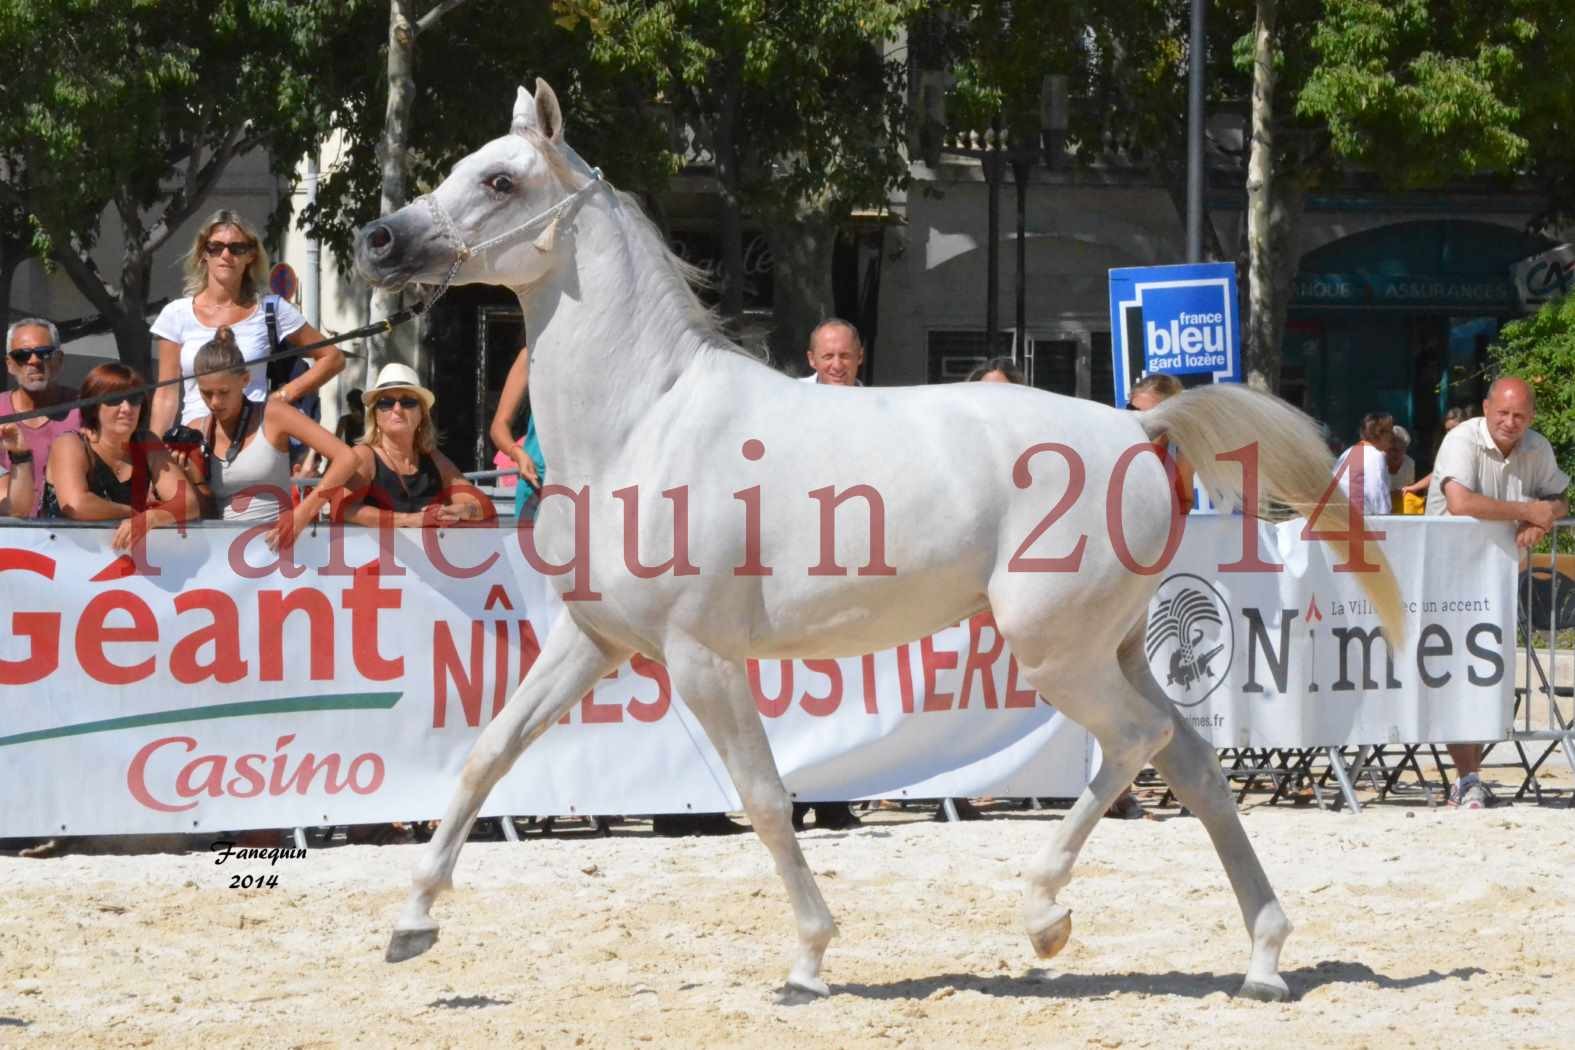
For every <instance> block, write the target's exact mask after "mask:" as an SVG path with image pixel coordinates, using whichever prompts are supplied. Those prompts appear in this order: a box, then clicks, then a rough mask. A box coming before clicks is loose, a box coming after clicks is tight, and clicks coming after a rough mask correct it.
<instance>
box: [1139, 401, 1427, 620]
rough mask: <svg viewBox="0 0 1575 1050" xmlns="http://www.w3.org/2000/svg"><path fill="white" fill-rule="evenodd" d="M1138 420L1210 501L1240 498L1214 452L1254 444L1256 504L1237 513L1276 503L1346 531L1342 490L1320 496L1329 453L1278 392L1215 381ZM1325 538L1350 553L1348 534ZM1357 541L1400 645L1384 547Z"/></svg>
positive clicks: (1376, 601) (1267, 511)
mask: <svg viewBox="0 0 1575 1050" xmlns="http://www.w3.org/2000/svg"><path fill="white" fill-rule="evenodd" d="M1138 419H1139V421H1140V422H1141V423H1142V425H1143V430H1144V431H1145V432H1146V433H1147V434H1148V436H1149V438H1150V439H1156V438H1159V437H1162V436H1168V437H1169V438H1170V440H1171V441H1172V442H1173V443H1174V445H1175V446H1176V447H1177V448H1178V449H1179V450H1180V452H1181V454H1182V455H1184V456H1186V457H1187V461H1188V462H1189V463H1190V464H1191V465H1192V468H1193V470H1194V471H1196V472H1197V475H1198V478H1199V480H1201V481H1202V482H1203V487H1204V488H1206V489H1207V490H1208V492H1209V496H1210V497H1211V498H1212V499H1213V500H1214V501H1215V502H1216V503H1217V504H1219V505H1221V506H1229V505H1233V504H1238V503H1240V502H1241V497H1242V469H1241V467H1240V466H1239V465H1238V464H1237V463H1236V462H1235V461H1233V460H1226V461H1223V462H1222V461H1220V460H1217V459H1215V458H1214V457H1215V455H1216V454H1217V453H1221V452H1233V451H1235V450H1237V449H1240V448H1244V447H1246V446H1248V445H1256V446H1257V461H1258V499H1259V502H1260V505H1259V506H1257V507H1244V508H1243V510H1244V512H1246V513H1248V514H1252V515H1256V516H1260V517H1270V516H1272V512H1273V510H1274V509H1275V507H1276V505H1277V506H1278V507H1279V508H1285V507H1289V508H1290V509H1291V510H1292V511H1294V512H1295V513H1296V514H1298V515H1300V516H1302V517H1305V518H1308V519H1309V520H1312V521H1313V523H1314V525H1316V527H1317V528H1318V529H1319V530H1320V531H1321V532H1323V533H1325V534H1338V533H1344V532H1348V529H1349V521H1350V504H1349V501H1348V500H1347V499H1346V497H1345V495H1344V494H1343V493H1342V492H1341V491H1340V490H1339V489H1338V488H1336V489H1335V490H1334V491H1333V492H1332V493H1330V495H1329V498H1328V501H1327V502H1321V501H1322V500H1323V498H1324V494H1325V493H1326V492H1329V486H1330V483H1331V478H1332V472H1333V462H1334V458H1333V457H1332V456H1331V455H1330V454H1329V448H1328V446H1327V445H1326V444H1324V439H1323V435H1322V433H1321V432H1320V430H1319V428H1318V424H1317V423H1315V422H1314V421H1313V420H1312V419H1311V417H1309V416H1307V415H1306V414H1305V413H1303V412H1300V411H1298V410H1297V409H1295V408H1292V407H1291V406H1290V405H1288V404H1286V403H1285V402H1284V401H1281V400H1280V399H1279V398H1277V397H1273V396H1271V395H1269V394H1265V393H1262V392H1260V391H1257V390H1252V389H1250V388H1248V387H1246V386H1243V385H1241V384H1239V383H1214V384H1212V385H1209V386H1201V387H1195V388H1193V389H1191V390H1184V391H1182V392H1181V393H1180V394H1177V395H1176V396H1175V397H1172V398H1169V399H1167V400H1165V401H1162V402H1160V404H1158V405H1156V406H1155V407H1154V408H1151V409H1149V410H1148V411H1147V412H1142V413H1139V415H1138ZM1315 514H1316V518H1315V517H1314V515H1315ZM1324 542H1326V543H1327V544H1328V545H1329V547H1330V549H1331V550H1332V551H1333V552H1334V553H1335V555H1336V563H1337V564H1338V563H1339V562H1343V561H1346V560H1348V559H1349V558H1350V556H1351V550H1350V549H1351V543H1350V542H1349V541H1348V540H1325V541H1324ZM1362 545H1363V547H1364V548H1366V550H1365V554H1366V557H1365V559H1364V560H1366V561H1368V562H1370V563H1376V564H1377V566H1378V569H1377V571H1376V572H1358V573H1357V574H1356V577H1357V580H1358V582H1359V583H1360V584H1361V586H1362V589H1363V590H1364V591H1366V592H1367V596H1368V597H1369V598H1370V599H1371V600H1372V602H1373V606H1374V608H1375V609H1377V610H1378V618H1379V622H1380V623H1382V624H1383V628H1384V633H1385V635H1387V636H1388V638H1389V642H1390V645H1392V646H1393V647H1395V648H1399V646H1400V644H1401V642H1402V640H1403V639H1404V637H1405V632H1404V628H1403V624H1402V622H1401V617H1400V608H1401V606H1400V589H1399V586H1398V585H1397V584H1396V582H1395V577H1394V573H1393V572H1392V571H1390V568H1389V561H1388V559H1386V558H1385V557H1384V553H1383V551H1382V550H1380V549H1379V548H1378V547H1377V545H1376V544H1368V543H1367V542H1366V541H1362Z"/></svg>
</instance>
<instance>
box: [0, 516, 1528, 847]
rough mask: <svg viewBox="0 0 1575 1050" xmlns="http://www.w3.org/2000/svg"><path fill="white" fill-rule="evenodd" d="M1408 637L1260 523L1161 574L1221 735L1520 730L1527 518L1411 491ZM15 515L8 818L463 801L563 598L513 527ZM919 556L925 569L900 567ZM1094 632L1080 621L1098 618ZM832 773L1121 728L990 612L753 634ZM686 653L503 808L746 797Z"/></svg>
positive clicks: (1296, 536)
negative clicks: (1053, 699)
mask: <svg viewBox="0 0 1575 1050" xmlns="http://www.w3.org/2000/svg"><path fill="white" fill-rule="evenodd" d="M1378 524H1379V525H1380V526H1381V527H1382V528H1383V529H1384V530H1385V531H1386V532H1387V536H1388V538H1387V540H1386V542H1385V544H1384V547H1385V551H1386V553H1387V554H1388V557H1389V559H1390V561H1391V564H1392V565H1393V566H1394V568H1395V570H1396V574H1397V576H1398V577H1399V580H1400V583H1401V588H1402V593H1403V594H1404V595H1405V599H1406V602H1407V614H1406V625H1407V636H1406V639H1405V641H1404V644H1403V645H1402V646H1401V647H1400V649H1398V650H1397V651H1390V649H1389V646H1388V644H1387V643H1386V642H1385V641H1384V640H1383V639H1382V637H1381V636H1379V635H1378V632H1377V617H1376V615H1375V614H1374V613H1373V611H1372V610H1371V608H1370V607H1369V606H1368V604H1367V602H1366V600H1365V597H1364V596H1363V594H1362V592H1361V589H1360V586H1359V584H1358V581H1357V577H1356V576H1354V575H1352V574H1350V573H1342V572H1334V571H1332V568H1331V565H1330V561H1329V558H1330V555H1329V554H1328V552H1327V551H1326V550H1324V548H1322V547H1321V546H1320V545H1317V544H1310V543H1308V542H1306V541H1305V540H1303V539H1302V538H1301V527H1302V523H1300V522H1291V523H1286V524H1282V525H1276V526H1271V525H1251V524H1249V525H1247V526H1246V528H1247V529H1249V530H1250V534H1251V535H1252V536H1255V537H1256V540H1257V544H1258V554H1259V557H1261V558H1262V559H1263V561H1264V562H1265V563H1267V564H1278V565H1282V566H1283V569H1281V570H1280V571H1265V570H1261V569H1260V570H1257V571H1249V572H1233V571H1224V572H1222V571H1220V567H1221V566H1222V565H1225V566H1227V568H1228V567H1229V563H1232V562H1238V561H1240V560H1241V556H1242V550H1243V541H1244V533H1243V528H1244V525H1243V521H1242V519H1240V518H1233V517H1228V516H1225V517H1214V516H1201V517H1194V518H1193V519H1191V520H1189V521H1188V523H1187V526H1186V534H1185V538H1184V540H1183V542H1182V545H1181V548H1180V550H1179V551H1178V553H1177V555H1176V557H1175V559H1174V560H1173V561H1172V563H1171V564H1170V565H1169V566H1167V567H1165V568H1164V569H1163V570H1162V571H1161V572H1160V573H1159V574H1158V575H1159V576H1160V578H1161V582H1160V586H1159V590H1158V593H1157V594H1156V597H1155V601H1154V604H1153V606H1152V607H1151V623H1150V627H1149V633H1148V638H1147V643H1148V644H1147V650H1148V655H1149V660H1150V666H1151V668H1152V669H1153V671H1154V674H1155V678H1156V680H1157V681H1158V682H1159V684H1160V685H1161V686H1162V687H1163V688H1164V689H1165V691H1166V693H1167V695H1168V696H1169V697H1170V699H1171V701H1172V702H1173V703H1175V704H1176V705H1177V708H1178V709H1179V710H1180V712H1181V714H1182V716H1183V717H1184V718H1186V719H1187V721H1188V722H1189V723H1190V724H1192V725H1193V726H1195V727H1196V728H1197V729H1198V730H1199V731H1200V732H1202V733H1203V734H1204V736H1205V737H1207V738H1209V739H1210V740H1211V741H1212V742H1213V743H1214V744H1215V745H1216V746H1218V747H1234V746H1255V747H1264V746H1277V747H1284V746H1311V745H1325V744H1356V743H1374V742H1380V741H1395V742H1399V741H1405V742H1412V741H1441V740H1485V739H1499V738H1501V737H1502V736H1503V735H1504V732H1505V729H1506V727H1507V726H1508V724H1509V717H1510V707H1511V700H1512V681H1511V674H1510V665H1509V658H1508V657H1507V656H1506V651H1508V650H1509V648H1510V646H1511V643H1512V639H1513V630H1514V579H1515V565H1516V558H1515V550H1514V546H1513V542H1512V536H1511V534H1510V532H1509V531H1508V529H1507V527H1501V526H1496V525H1490V524H1481V523H1476V522H1467V521H1446V522H1440V521H1435V520H1428V521H1423V520H1420V519H1410V520H1407V519H1382V520H1381V521H1380V522H1378ZM261 531H262V530H256V529H253V530H251V531H250V532H247V531H244V530H243V529H241V528H239V527H225V526H219V525H213V526H210V527H203V528H196V529H192V530H190V531H189V532H188V533H187V534H186V535H184V536H181V535H178V534H177V533H175V532H173V531H170V530H164V531H158V532H155V533H153V534H152V535H151V537H150V541H149V544H148V547H147V551H146V555H145V558H143V559H142V561H143V564H142V565H141V566H139V565H138V564H137V563H135V562H133V561H132V560H131V559H129V558H127V557H121V556H116V555H114V554H113V553H112V552H110V551H109V549H108V540H109V533H108V532H106V531H104V530H102V529H73V528H54V529H50V528H35V527H26V528H5V529H0V712H3V714H0V792H3V794H4V797H5V799H6V804H5V806H4V807H0V835H5V836H17V835H44V834H60V833H67V834H115V833H145V832H171V831H216V830H234V829H241V828H248V827H281V826H301V825H315V824H330V823H333V824H339V823H362V822H379V821H387V820H397V819H426V818H433V817H438V816H441V814H442V810H443V807H444V806H445V805H446V804H447V801H448V799H449V797H450V795H451V793H452V791H453V789H454V787H455V785H456V784H457V782H458V776H459V770H460V768H461V766H462V765H463V763H464V760H465V757H466V755H467V754H468V752H469V750H470V747H471V745H472V743H473V742H474V740H475V738H476V736H477V735H478V733H479V732H480V731H481V728H482V727H483V726H484V725H485V724H486V723H487V722H488V721H490V720H491V719H492V718H493V717H494V716H495V715H496V714H497V713H498V712H499V711H500V710H501V709H502V707H503V705H504V704H505V703H506V702H507V700H508V697H509V695H510V693H511V692H512V690H513V688H514V686H515V685H516V684H517V683H518V682H519V681H520V680H521V679H522V678H523V676H524V675H525V673H526V671H527V670H528V669H529V667H530V665H531V663H532V661H533V660H534V658H535V656H536V654H537V653H538V652H539V651H540V644H541V641H542V640H543V639H545V638H546V636H547V632H548V630H549V629H550V626H551V624H552V622H553V621H554V619H555V618H556V617H557V616H558V615H559V614H560V612H561V611H562V605H561V603H560V601H559V600H558V598H557V596H556V595H555V593H554V592H553V591H552V588H551V586H550V582H549V581H548V580H547V579H546V578H545V577H543V576H542V575H541V574H540V573H538V572H537V571H535V570H534V569H533V568H531V566H530V565H529V564H528V563H527V561H526V559H525V557H524V554H523V551H522V549H521V545H520V543H519V542H518V541H517V539H516V537H515V534H514V533H513V532H512V531H510V530H507V529H503V530H492V529H468V530H441V531H440V530H392V531H390V532H388V533H385V534H384V537H385V539H384V544H385V547H386V549H385V550H383V551H382V552H381V554H380V550H379V538H378V534H377V533H376V532H375V531H370V530H358V529H342V530H326V529H324V530H320V531H318V532H317V533H315V534H313V535H310V536H304V537H302V538H301V539H300V540H299V541H298V543H297V545H296V548H295V552H294V559H293V561H294V567H291V568H288V569H282V568H280V567H278V566H277V565H274V564H272V563H273V560H274V559H273V556H272V555H270V554H269V552H268V551H267V550H266V549H265V548H264V547H263V546H262V543H261V539H260V535H259V534H260V532H261ZM899 571H900V567H899ZM1068 644H1076V643H1075V640H1073V639H1068ZM749 679H750V684H751V687H752V688H753V690H754V693H755V702H756V706H757V708H758V709H759V711H760V714H761V716H762V718H763V719H764V721H765V724H766V728H767V732H768V734H769V736H770V738H771V742H772V747H773V749H774V751H775V753H776V756H777V760H778V763H779V765H780V766H781V768H782V771H783V773H784V775H785V777H786V779H787V783H788V786H789V788H790V789H791V790H792V791H793V792H794V793H795V795H796V796H797V797H798V798H800V799H805V800H814V799H844V798H867V797H892V798H903V797H908V798H934V797H943V796H978V795H1002V796H1024V795H1039V796H1070V795H1075V794H1076V793H1077V792H1078V791H1080V790H1081V789H1082V787H1083V786H1084V785H1085V784H1086V783H1087V779H1088V777H1089V776H1090V775H1091V771H1092V770H1093V769H1094V768H1096V767H1097V750H1096V748H1095V747H1094V745H1093V743H1092V741H1091V739H1090V738H1089V737H1088V736H1087V734H1086V733H1084V732H1083V731H1082V730H1081V729H1080V728H1078V727H1077V726H1075V725H1072V724H1071V723H1070V722H1068V721H1067V720H1066V719H1065V718H1063V717H1062V716H1060V715H1059V714H1058V713H1057V712H1056V711H1055V710H1054V709H1053V708H1052V707H1051V706H1050V705H1049V704H1047V703H1046V702H1045V701H1044V700H1043V699H1042V698H1040V697H1038V696H1036V695H1035V693H1034V692H1033V691H1032V690H1031V689H1030V688H1028V687H1027V686H1026V684H1025V683H1024V682H1023V681H1021V680H1020V678H1019V675H1018V672H1017V667H1016V663H1015V661H1014V660H1013V659H1012V658H1011V654H1010V653H1009V652H1008V651H1007V650H1006V648H1005V646H1004V644H1003V642H1002V639H1001V637H1000V635H999V634H998V633H997V632H996V630H995V628H994V625H993V622H992V621H991V619H990V617H989V615H988V613H982V614H980V615H978V616H975V617H973V618H972V619H971V620H969V621H967V622H965V623H961V624H957V625H954V626H952V627H949V628H947V629H945V630H942V631H939V632H937V633H936V634H934V635H932V636H931V637H929V638H925V639H916V640H915V641H914V642H913V643H911V644H908V645H904V646H899V647H897V648H896V649H893V650H888V651H884V652H879V653H873V654H866V655H863V656H852V657H848V658H846V659H840V660H807V661H791V662H786V661H774V660H773V661H767V662H764V663H760V664H752V665H751V669H750V675H749ZM738 804H739V803H738V799H737V796H736V794H735V793H734V791H733V789H732V786H731V784H730V783H729V782H728V779H727V775H726V773H725V771H724V769H723V767H722V765H721V762H720V761H719V760H718V758H717V756H716V754H715V752H714V751H713V750H712V748H711V747H710V745H709V743H708V742H707V741H706V740H705V738H704V735H703V733H702V732H701V730H700V729H699V727H698V725H697V724H696V722H695V721H694V719H693V717H692V716H691V715H690V714H689V712H688V710H687V709H686V708H685V707H684V704H683V700H682V699H681V698H680V697H679V696H677V695H676V694H675V693H674V692H673V689H672V687H671V684H670V682H669V680H668V677H667V674H666V671H665V669H664V668H663V667H662V666H661V665H659V664H656V663H653V662H650V661H647V660H644V659H637V660H636V661H634V662H633V663H632V664H630V665H627V666H625V667H623V668H621V669H620V670H619V671H618V672H617V673H616V674H615V675H611V676H609V677H608V678H607V679H606V680H604V681H603V682H601V683H600V684H599V685H598V686H597V688H596V689H595V690H594V692H593V693H592V694H590V695H587V696H585V697H584V698H582V699H580V700H579V701H578V702H577V703H575V704H574V705H573V706H572V708H571V709H570V710H569V711H568V713H567V714H566V715H565V716H564V717H563V719H562V720H561V721H560V723H559V724H557V725H555V726H554V727H553V728H552V729H551V730H549V731H548V732H547V733H546V734H545V735H543V736H542V738H541V739H540V740H539V741H537V743H536V744H535V745H533V747H532V748H531V749H530V750H529V751H528V752H526V754H525V756H524V757H523V758H522V759H521V760H520V762H519V763H518V764H517V765H516V767H515V768H514V769H513V770H512V771H511V772H510V773H509V775H508V776H507V777H505V778H504V780H503V781H502V782H501V783H500V784H499V785H498V787H497V789H496V790H495V791H494V792H493V794H492V796H491V798H490V799H489V800H488V803H487V806H486V808H485V809H484V810H483V812H484V813H486V814H502V813H514V814H569V813H580V814H586V813H625V814H646V813H661V812H683V811H686V810H692V811H695V812H706V811H716V810H727V809H736V808H737V807H738Z"/></svg>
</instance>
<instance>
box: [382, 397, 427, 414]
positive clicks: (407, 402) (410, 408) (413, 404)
mask: <svg viewBox="0 0 1575 1050" xmlns="http://www.w3.org/2000/svg"><path fill="white" fill-rule="evenodd" d="M395 405H398V406H399V407H400V408H402V409H404V410H405V411H406V412H414V411H415V410H416V409H418V408H420V407H421V399H420V398H419V397H380V398H378V399H377V400H376V401H374V402H373V403H372V407H373V408H376V409H377V410H378V411H379V412H387V411H388V410H389V409H391V408H393V407H394V406H395Z"/></svg>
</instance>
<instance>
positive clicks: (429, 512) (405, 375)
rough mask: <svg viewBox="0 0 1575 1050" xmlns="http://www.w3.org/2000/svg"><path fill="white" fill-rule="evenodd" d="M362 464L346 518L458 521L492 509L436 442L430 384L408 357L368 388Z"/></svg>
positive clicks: (411, 523)
mask: <svg viewBox="0 0 1575 1050" xmlns="http://www.w3.org/2000/svg"><path fill="white" fill-rule="evenodd" d="M363 399H364V400H365V402H366V432H365V433H364V434H362V435H361V443H360V444H358V445H357V446H356V448H355V455H356V462H357V464H358V465H359V467H360V470H359V473H358V475H357V484H356V490H355V492H354V493H353V494H352V495H351V496H350V501H349V503H348V504H347V508H348V509H347V511H346V513H345V516H344V520H346V521H348V522H351V523H352V524H356V525H371V526H376V525H379V524H380V523H381V522H382V521H383V520H384V518H385V517H386V516H387V515H388V514H390V513H392V514H393V524H394V526H395V527H396V528H405V527H421V526H435V525H454V524H457V523H458V522H461V521H479V520H481V519H482V518H484V517H491V516H492V513H491V512H492V507H491V502H490V501H488V500H486V497H485V496H483V495H482V493H481V492H480V491H479V490H477V489H476V488H475V487H474V486H473V485H471V484H470V482H468V481H466V480H465V476H464V475H463V474H461V473H460V472H459V468H458V467H456V466H455V465H454V464H453V462H452V461H450V460H449V458H448V457H447V456H445V455H443V453H441V452H439V451H438V449H437V431H436V429H435V428H434V427H433V425H432V405H433V404H434V402H435V401H436V398H435V397H433V395H432V391H430V390H428V389H427V388H426V387H424V386H422V385H421V381H420V379H419V377H417V375H416V372H415V369H413V368H411V367H410V366H409V365H402V364H398V363H395V364H387V365H384V366H383V369H382V371H380V372H379V373H378V374H377V383H376V385H375V386H373V387H372V388H371V389H370V390H368V391H367V392H366V393H365V395H363Z"/></svg>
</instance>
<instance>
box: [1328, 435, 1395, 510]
mask: <svg viewBox="0 0 1575 1050" xmlns="http://www.w3.org/2000/svg"><path fill="white" fill-rule="evenodd" d="M1357 451H1360V453H1361V456H1362V513H1363V514H1388V513H1389V511H1390V503H1389V464H1388V463H1387V462H1385V461H1384V454H1383V453H1382V452H1380V451H1378V450H1377V449H1376V448H1374V447H1373V446H1372V445H1369V444H1367V443H1366V442H1361V443H1358V444H1355V445H1352V446H1351V447H1350V448H1348V449H1346V450H1345V452H1344V454H1343V455H1341V456H1340V458H1339V459H1338V460H1337V461H1336V462H1335V464H1334V470H1335V473H1336V474H1339V475H1340V491H1341V492H1343V493H1345V497H1346V499H1349V500H1351V501H1352V502H1355V501H1356V497H1355V496H1353V495H1351V474H1352V472H1351V471H1349V470H1347V471H1345V473H1343V474H1341V473H1340V468H1341V467H1343V466H1345V463H1346V461H1347V460H1348V459H1350V458H1351V454H1352V453H1354V452H1357Z"/></svg>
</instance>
